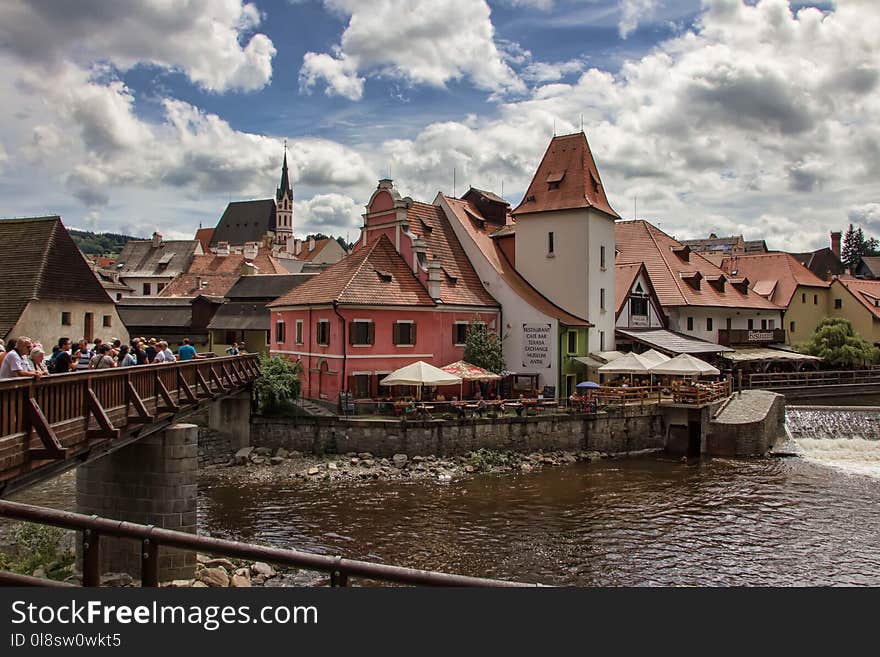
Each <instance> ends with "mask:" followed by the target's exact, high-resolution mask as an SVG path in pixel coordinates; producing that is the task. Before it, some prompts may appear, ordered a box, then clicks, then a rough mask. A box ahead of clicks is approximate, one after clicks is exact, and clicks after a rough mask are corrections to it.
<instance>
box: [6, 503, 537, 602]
mask: <svg viewBox="0 0 880 657" xmlns="http://www.w3.org/2000/svg"><path fill="white" fill-rule="evenodd" d="M0 517H3V518H11V519H15V520H24V521H29V522H36V523H39V524H43V525H51V526H53V527H61V528H64V529H73V530H76V531H79V532H82V546H83V573H82V584H83V586H92V587H94V586H100V585H101V554H100V545H101V541H100V538H101V536H114V537H117V538H127V539H131V540H133V541H138V542H139V543H140V544H141V550H140V553H141V586H145V587H155V586H158V585H159V550H160V548H161V547H163V546H167V547H170V548H178V549H183V550H193V551H197V552H200V553H203V554H211V555H214V556H218V557H232V558H238V559H247V560H254V561H265V562H267V563H274V564H279V565H283V566H292V567H296V568H306V569H308V570H317V571H319V572H324V573H327V574H328V575H329V576H330V586H334V587H335V586H348V585H349V578H351V577H361V578H364V579H368V580H373V581H380V582H392V583H396V584H408V585H421V586H490V587H524V586H538V585H536V584H525V583H521V582H508V581H503V580H497V579H487V578H482V577H468V576H465V575H453V574H449V573H440V572H436V571H430V570H419V569H415V568H403V567H400V566H390V565H386V564H379V563H371V562H368V561H358V560H355V559H343V558H342V557H332V556H328V555H324V554H314V553H311V552H301V551H299V550H289V549H282V548H273V547H266V546H262V545H250V544H248V543H240V542H238V541H227V540H223V539H218V538H210V537H207V536H197V535H195V534H187V533H185V532H179V531H173V530H170V529H160V528H158V527H151V526H147V525H138V524H135V523H131V522H122V521H119V520H109V519H107V518H96V517H94V516H86V515H82V514H79V513H71V512H69V511H58V510H55V509H47V508H44V507H39V506H31V505H29V504H20V503H17V502H8V501H4V500H0ZM56 584H57V583H56V582H53V581H51V580H43V579H36V578H31V577H24V576H21V575H15V574H12V573H6V572H3V571H0V585H6V586H28V585H30V586H41V585H45V586H52V585H56Z"/></svg>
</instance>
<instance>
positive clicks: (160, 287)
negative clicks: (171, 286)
mask: <svg viewBox="0 0 880 657" xmlns="http://www.w3.org/2000/svg"><path fill="white" fill-rule="evenodd" d="M165 285H166V284H165V283H156V294H159V292H161V291H162V290H164V289H165Z"/></svg>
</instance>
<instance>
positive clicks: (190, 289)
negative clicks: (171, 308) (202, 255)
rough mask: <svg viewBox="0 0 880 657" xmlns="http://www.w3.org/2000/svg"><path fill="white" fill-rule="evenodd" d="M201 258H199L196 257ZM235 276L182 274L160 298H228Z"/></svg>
mask: <svg viewBox="0 0 880 657" xmlns="http://www.w3.org/2000/svg"><path fill="white" fill-rule="evenodd" d="M196 257H199V256H196ZM238 278H239V275H238V274H237V273H235V274H180V275H179V276H177V277H175V278H174V280H172V281H171V282H170V283H169V284H168V285H166V286H165V288H164V289H163V290H162V291H161V292H160V293H159V296H160V297H197V296H199V295H200V294H203V295H207V296H217V297H222V296H226V293H227V292H228V291H229V289H230V288H231V287H232V286H233V285H235V282H236V281H237V280H238Z"/></svg>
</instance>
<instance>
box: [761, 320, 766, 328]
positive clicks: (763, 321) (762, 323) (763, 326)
mask: <svg viewBox="0 0 880 657" xmlns="http://www.w3.org/2000/svg"><path fill="white" fill-rule="evenodd" d="M761 330H762V331H766V330H767V320H766V319H762V320H761Z"/></svg>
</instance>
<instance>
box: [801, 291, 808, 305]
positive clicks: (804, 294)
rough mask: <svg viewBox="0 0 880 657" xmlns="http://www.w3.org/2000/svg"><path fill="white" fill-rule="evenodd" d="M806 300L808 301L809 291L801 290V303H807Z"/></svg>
mask: <svg viewBox="0 0 880 657" xmlns="http://www.w3.org/2000/svg"><path fill="white" fill-rule="evenodd" d="M806 302H807V293H806V292H801V303H806Z"/></svg>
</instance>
